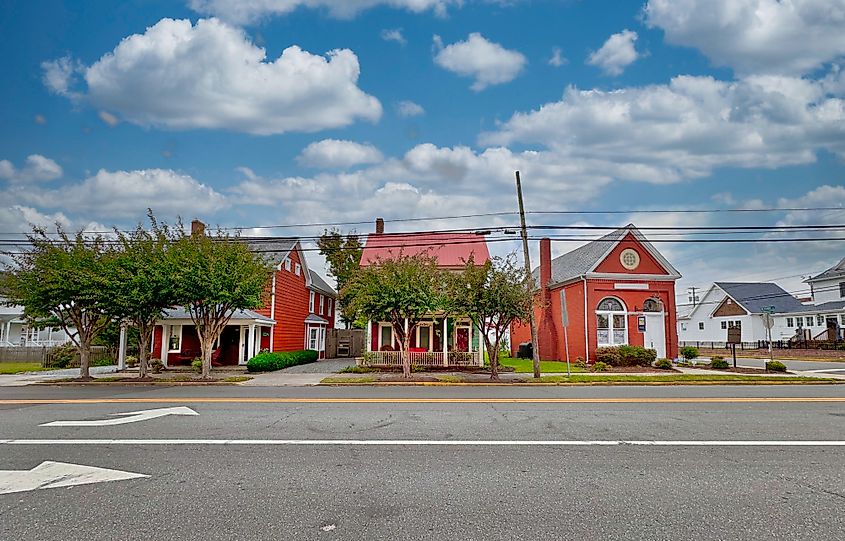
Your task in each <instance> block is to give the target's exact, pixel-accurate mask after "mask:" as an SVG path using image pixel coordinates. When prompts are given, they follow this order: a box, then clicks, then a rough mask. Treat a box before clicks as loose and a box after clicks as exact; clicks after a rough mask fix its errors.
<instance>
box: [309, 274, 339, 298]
mask: <svg viewBox="0 0 845 541" xmlns="http://www.w3.org/2000/svg"><path fill="white" fill-rule="evenodd" d="M308 272H309V273H310V274H311V287H312V288H314V289H316V290H317V291H319V292H321V293H325V294H326V295H329V296H332V297H337V291H335V290H334V288H333V287H332V286H330V285H329V284H328V283H326V281H325V280H323V277H322V276H320V275H319V274H317V273H316V272H314V271H313V270H310V269H309V270H308Z"/></svg>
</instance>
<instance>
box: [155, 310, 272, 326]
mask: <svg viewBox="0 0 845 541" xmlns="http://www.w3.org/2000/svg"><path fill="white" fill-rule="evenodd" d="M184 319H191V314H190V313H189V312H188V311H187V310H186V309H185V308H171V309H170V310H165V312H164V317H163V318H161V319H160V320H159V321H175V320H184ZM236 323H241V324H244V323H258V324H261V325H275V324H276V322H275V321H273V320H272V319H270V318H268V317H266V316H262V315H261V314H259V313H258V312H253V311H252V310H235V313H234V314H232V318H231V319H230V320H229V324H230V325H232V324H236Z"/></svg>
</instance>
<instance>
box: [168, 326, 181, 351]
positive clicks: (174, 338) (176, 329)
mask: <svg viewBox="0 0 845 541" xmlns="http://www.w3.org/2000/svg"><path fill="white" fill-rule="evenodd" d="M167 350H168V351H182V326H181V325H171V326H170V334H169V335H168V337H167Z"/></svg>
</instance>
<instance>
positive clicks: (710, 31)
mask: <svg viewBox="0 0 845 541" xmlns="http://www.w3.org/2000/svg"><path fill="white" fill-rule="evenodd" d="M644 9H645V18H646V22H647V23H648V24H649V25H650V26H652V27H657V28H660V29H662V30H663V31H664V32H665V34H666V41H668V42H669V43H673V44H676V45H683V46H687V47H694V48H696V49H699V50H700V51H701V52H703V53H704V54H705V55H706V56H707V57H708V58H710V59H711V60H712V61H713V63H715V64H717V65H719V66H729V67H731V68H733V69H734V70H736V71H737V72H739V73H740V74H748V73H779V74H793V75H796V74H803V73H809V72H810V71H811V70H813V69H815V68H818V67H819V66H822V65H823V64H825V63H826V62H830V61H833V60H836V59H838V58H841V57H842V56H843V55H845V32H843V31H842V30H843V28H845V0H683V1H678V0H649V1H648V3H647V4H646V6H645V8H644Z"/></svg>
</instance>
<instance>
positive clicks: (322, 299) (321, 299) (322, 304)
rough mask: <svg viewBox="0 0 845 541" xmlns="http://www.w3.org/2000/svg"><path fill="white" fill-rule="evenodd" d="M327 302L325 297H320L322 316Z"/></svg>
mask: <svg viewBox="0 0 845 541" xmlns="http://www.w3.org/2000/svg"><path fill="white" fill-rule="evenodd" d="M325 302H326V301H325V297H323V296H322V295H320V315H321V316H322V315H323V308H324V303H325Z"/></svg>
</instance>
